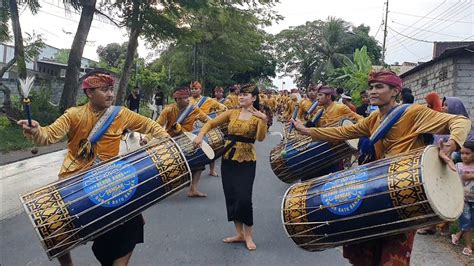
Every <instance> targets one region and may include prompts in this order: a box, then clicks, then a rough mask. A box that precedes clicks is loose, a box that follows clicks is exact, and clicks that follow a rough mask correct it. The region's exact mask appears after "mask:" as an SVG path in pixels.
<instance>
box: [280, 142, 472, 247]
mask: <svg viewBox="0 0 474 266" xmlns="http://www.w3.org/2000/svg"><path fill="white" fill-rule="evenodd" d="M438 152H439V150H438V148H436V147H435V146H428V147H426V148H424V149H423V148H422V149H418V150H415V151H412V152H408V153H405V154H401V155H398V156H394V157H389V158H386V159H382V160H379V161H375V162H372V163H368V164H366V165H362V166H359V167H356V168H353V169H349V170H345V171H341V172H337V173H333V174H329V175H327V176H324V177H322V178H319V179H312V180H310V181H308V182H304V183H299V184H295V185H293V186H291V187H290V188H289V189H288V190H287V191H286V193H285V196H284V199H283V202H282V221H283V225H284V228H285V230H286V232H287V234H288V237H289V238H291V239H292V240H293V241H294V242H295V243H296V244H297V245H298V246H299V247H301V248H303V249H305V250H308V251H318V250H323V249H327V248H332V247H336V246H340V245H343V244H350V243H356V242H361V241H365V240H369V239H373V238H378V237H383V236H387V235H392V234H398V233H401V232H404V231H408V230H414V229H417V228H421V227H425V226H429V225H432V224H437V223H441V222H445V221H454V220H456V219H457V218H458V217H459V215H460V214H461V212H462V210H463V206H464V195H463V187H462V184H461V181H460V178H459V175H458V174H457V173H456V172H455V171H452V170H450V169H449V168H448V167H447V166H446V164H445V163H444V162H442V161H441V159H440V158H439V156H438Z"/></svg>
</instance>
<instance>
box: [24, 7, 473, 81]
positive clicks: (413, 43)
mask: <svg viewBox="0 0 474 266" xmlns="http://www.w3.org/2000/svg"><path fill="white" fill-rule="evenodd" d="M40 2H41V3H42V8H41V9H40V11H39V13H38V14H37V15H35V16H33V15H32V14H31V13H30V12H29V11H28V10H25V9H22V10H20V23H21V27H22V30H23V32H32V31H33V30H34V31H35V32H37V33H40V34H42V35H43V36H44V38H45V40H46V43H47V44H49V45H52V46H55V47H57V48H70V46H71V43H72V40H73V38H74V33H75V31H76V28H77V24H78V21H79V16H78V15H77V14H74V12H69V13H68V12H65V11H64V8H63V5H62V0H40ZM280 2H281V3H279V4H277V5H276V7H275V10H277V11H278V12H279V13H280V14H281V15H283V16H284V17H285V19H284V20H282V21H280V22H279V23H278V24H275V25H273V26H271V27H268V28H267V29H266V30H267V31H268V32H270V33H273V34H275V33H278V32H279V31H281V30H283V29H287V28H288V27H290V26H298V25H302V24H304V23H305V22H306V21H312V20H317V19H322V20H324V19H326V18H327V17H329V16H335V17H340V18H342V19H344V20H345V21H348V22H350V23H352V24H353V25H359V24H365V25H368V26H370V28H371V31H370V34H371V35H375V36H376V39H377V40H378V41H379V42H380V43H382V41H383V28H381V27H380V25H381V23H382V18H383V10H384V3H385V0H359V1H352V0H330V1H315V0H281V1H280ZM473 11H474V7H473V0H446V1H442V0H390V3H389V15H388V26H389V29H388V36H387V53H386V62H388V63H394V62H400V63H402V62H404V61H409V62H419V61H428V60H430V59H431V56H432V47H433V44H432V43H429V42H432V41H461V40H464V41H467V40H474V19H473V13H474V12H473ZM402 35H405V36H402ZM127 39H128V36H127V32H126V30H124V29H119V28H117V27H116V26H114V25H113V24H111V23H107V22H102V21H99V20H94V22H93V24H92V28H91V30H90V33H89V36H88V43H87V45H86V47H85V49H84V57H87V58H90V59H94V60H97V59H98V57H97V54H96V49H97V47H98V46H99V45H106V44H108V43H112V42H120V43H121V42H124V41H126V40H127ZM413 39H417V40H413ZM419 40H422V41H419ZM423 41H425V42H423ZM426 41H427V42H426ZM150 53H153V49H152V50H150V49H147V48H146V47H145V45H144V43H143V42H140V45H139V54H140V56H141V57H147V56H149V55H150ZM282 81H285V85H284V87H285V88H290V87H293V82H292V80H291V78H284V79H279V78H277V79H276V80H275V85H276V86H277V87H279V88H281V86H282Z"/></svg>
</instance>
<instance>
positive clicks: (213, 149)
mask: <svg viewBox="0 0 474 266" xmlns="http://www.w3.org/2000/svg"><path fill="white" fill-rule="evenodd" d="M194 132H195V133H199V130H195V131H194ZM195 137H196V135H195V134H193V133H190V132H184V133H183V134H181V135H179V136H177V137H174V140H175V141H176V143H178V146H179V147H180V148H181V149H182V151H183V153H184V155H185V156H186V158H187V161H188V164H189V167H190V168H191V169H200V168H203V167H204V166H205V165H207V164H209V163H210V162H211V161H212V160H214V159H215V154H216V153H217V154H219V152H220V151H221V150H222V149H224V144H225V139H224V134H222V132H221V131H220V130H219V129H218V128H214V129H211V130H210V131H209V132H208V133H207V134H206V135H205V136H204V140H203V142H202V145H201V148H198V149H196V148H195V147H194V144H193V140H194V138H195Z"/></svg>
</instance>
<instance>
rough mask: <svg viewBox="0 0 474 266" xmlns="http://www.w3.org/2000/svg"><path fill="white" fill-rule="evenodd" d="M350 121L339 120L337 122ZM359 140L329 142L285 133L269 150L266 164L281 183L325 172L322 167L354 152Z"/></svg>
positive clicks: (345, 121) (346, 123) (348, 156)
mask: <svg viewBox="0 0 474 266" xmlns="http://www.w3.org/2000/svg"><path fill="white" fill-rule="evenodd" d="M351 124H353V123H352V121H350V120H349V119H342V120H341V121H340V122H339V125H341V126H346V125H351ZM358 143H359V140H357V139H353V140H348V141H343V142H337V143H330V142H326V141H313V140H312V139H311V137H309V136H302V135H300V134H295V133H292V134H288V135H287V137H286V138H285V141H284V142H281V143H280V144H278V145H277V146H276V147H274V148H273V149H272V150H271V152H270V165H271V167H272V170H273V172H274V173H275V175H276V176H277V177H278V178H279V179H280V180H281V181H283V182H285V183H293V182H295V181H297V180H300V179H308V178H312V177H317V176H321V175H324V174H326V173H327V172H326V170H327V169H328V168H329V167H331V166H333V165H336V164H338V163H340V162H341V161H342V160H344V159H347V158H350V157H352V156H353V155H354V154H356V153H357V145H358Z"/></svg>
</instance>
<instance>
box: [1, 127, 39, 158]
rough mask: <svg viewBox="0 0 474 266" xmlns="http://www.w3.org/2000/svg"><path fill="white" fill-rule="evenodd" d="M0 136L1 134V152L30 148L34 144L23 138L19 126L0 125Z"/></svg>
mask: <svg viewBox="0 0 474 266" xmlns="http://www.w3.org/2000/svg"><path fill="white" fill-rule="evenodd" d="M0 136H2V141H0V152H1V153H5V152H9V151H14V150H21V149H26V148H31V147H33V146H34V145H33V143H32V142H31V141H30V140H27V139H26V138H25V136H24V135H23V131H22V130H21V128H20V127H15V126H7V127H0Z"/></svg>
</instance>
